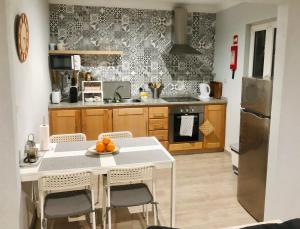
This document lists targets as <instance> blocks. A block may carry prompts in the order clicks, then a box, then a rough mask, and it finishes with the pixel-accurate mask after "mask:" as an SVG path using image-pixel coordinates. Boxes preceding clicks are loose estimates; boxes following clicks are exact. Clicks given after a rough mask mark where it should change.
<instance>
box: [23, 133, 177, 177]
mask: <svg viewBox="0 0 300 229" xmlns="http://www.w3.org/2000/svg"><path fill="white" fill-rule="evenodd" d="M114 142H115V144H116V145H117V146H118V148H119V153H118V154H115V155H91V154H89V153H87V149H88V148H89V147H90V146H92V145H95V141H86V142H68V143H60V144H56V145H54V146H55V147H54V149H52V150H50V151H47V152H45V153H44V154H43V155H42V159H41V162H40V163H39V164H38V165H36V166H32V167H23V168H20V175H21V180H22V182H25V181H36V180H37V179H38V178H39V177H40V176H42V175H45V174H49V173H58V172H59V173H61V172H71V171H72V172H75V171H80V170H87V169H88V170H92V171H93V172H95V173H98V174H105V173H107V171H108V170H109V169H110V168H112V167H115V166H135V165H138V164H145V163H149V164H153V165H155V166H156V168H168V167H170V166H171V165H172V163H173V161H175V159H174V158H173V157H172V156H171V155H170V153H169V152H168V151H167V150H166V149H165V148H164V147H163V146H162V145H161V144H160V142H159V141H158V140H157V139H156V138H155V137H139V138H127V139H118V140H115V141H114Z"/></svg>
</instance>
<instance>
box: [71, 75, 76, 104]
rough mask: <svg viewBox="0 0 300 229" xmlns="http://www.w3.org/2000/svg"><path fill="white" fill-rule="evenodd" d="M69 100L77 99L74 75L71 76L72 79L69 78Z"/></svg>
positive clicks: (73, 101) (74, 101) (74, 100)
mask: <svg viewBox="0 0 300 229" xmlns="http://www.w3.org/2000/svg"><path fill="white" fill-rule="evenodd" d="M69 100H70V103H77V101H78V87H77V86H76V79H75V77H72V79H71V87H70V92H69Z"/></svg>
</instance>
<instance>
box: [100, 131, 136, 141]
mask: <svg viewBox="0 0 300 229" xmlns="http://www.w3.org/2000/svg"><path fill="white" fill-rule="evenodd" d="M104 137H109V138H111V139H119V138H132V137H133V135H132V133H131V132H130V131H120V132H109V133H102V134H99V136H98V139H99V140H102V139H103V138H104Z"/></svg>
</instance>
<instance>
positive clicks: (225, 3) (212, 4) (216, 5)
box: [48, 0, 279, 13]
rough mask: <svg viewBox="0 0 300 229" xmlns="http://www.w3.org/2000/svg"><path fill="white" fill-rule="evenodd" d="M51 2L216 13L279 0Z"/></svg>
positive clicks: (72, 0) (52, 0)
mask: <svg viewBox="0 0 300 229" xmlns="http://www.w3.org/2000/svg"><path fill="white" fill-rule="evenodd" d="M48 1H49V3H57V4H58V3H61V4H70V5H89V6H106V7H121V8H140V9H160V10H172V9H174V7H175V6H185V7H186V8H187V9H188V10H189V11H193V12H208V13H215V12H218V11H221V10H224V9H227V8H230V7H233V6H235V5H238V4H241V3H244V2H255V3H264V4H277V3H278V2H279V0H48Z"/></svg>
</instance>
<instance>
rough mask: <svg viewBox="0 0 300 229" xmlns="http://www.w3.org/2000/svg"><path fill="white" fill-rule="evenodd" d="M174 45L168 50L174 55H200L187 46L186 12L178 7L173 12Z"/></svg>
mask: <svg viewBox="0 0 300 229" xmlns="http://www.w3.org/2000/svg"><path fill="white" fill-rule="evenodd" d="M174 13H175V18H174V30H175V31H174V32H175V44H174V45H173V47H172V48H171V50H170V54H174V55H187V54H189V55H200V54H201V53H200V52H199V51H197V50H196V49H194V48H192V47H191V46H190V45H188V44H187V10H186V9H185V8H182V7H179V8H175V10H174Z"/></svg>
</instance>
